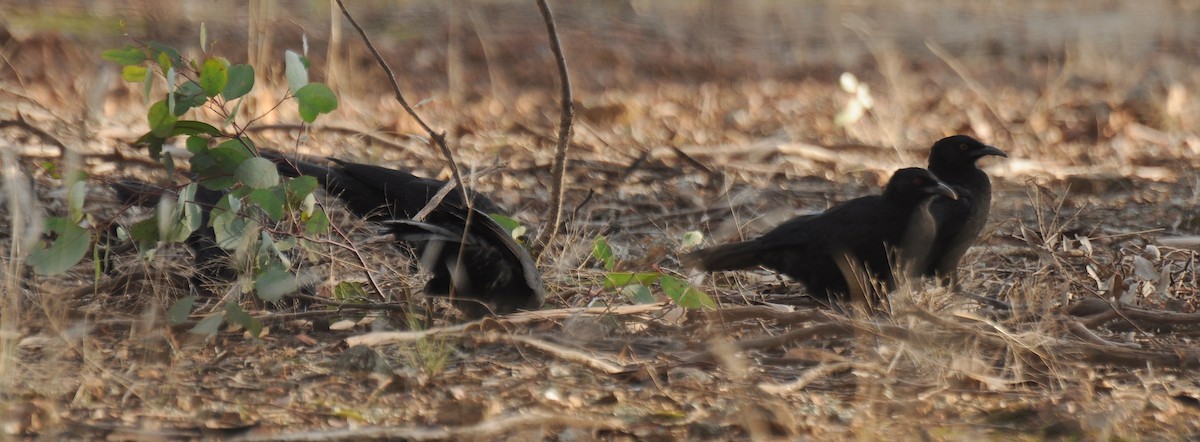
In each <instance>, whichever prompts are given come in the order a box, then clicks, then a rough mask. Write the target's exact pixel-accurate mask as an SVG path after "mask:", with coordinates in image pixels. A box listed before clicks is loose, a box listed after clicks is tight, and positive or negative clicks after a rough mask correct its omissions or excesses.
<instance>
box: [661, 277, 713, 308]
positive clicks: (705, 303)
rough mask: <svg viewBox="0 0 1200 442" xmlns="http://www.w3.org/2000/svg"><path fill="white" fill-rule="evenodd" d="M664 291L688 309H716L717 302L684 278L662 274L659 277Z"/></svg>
mask: <svg viewBox="0 0 1200 442" xmlns="http://www.w3.org/2000/svg"><path fill="white" fill-rule="evenodd" d="M659 282H660V283H661V284H662V289H663V293H665V294H666V295H667V296H668V297H670V298H671V299H672V300H674V301H675V303H676V304H678V305H679V306H680V307H683V308H688V309H706V310H716V309H717V303H716V302H714V301H713V300H712V298H710V297H709V296H708V294H707V293H704V292H702V291H700V290H698V289H696V288H695V287H692V286H691V285H688V283H687V282H685V281H683V280H682V279H679V278H676V277H674V276H671V275H662V278H661V279H659Z"/></svg>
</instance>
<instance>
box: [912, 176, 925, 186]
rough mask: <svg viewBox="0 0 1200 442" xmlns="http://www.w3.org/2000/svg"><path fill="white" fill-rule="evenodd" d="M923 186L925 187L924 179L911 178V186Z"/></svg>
mask: <svg viewBox="0 0 1200 442" xmlns="http://www.w3.org/2000/svg"><path fill="white" fill-rule="evenodd" d="M923 185H925V180H924V179H921V178H913V186H915V187H921V186H923Z"/></svg>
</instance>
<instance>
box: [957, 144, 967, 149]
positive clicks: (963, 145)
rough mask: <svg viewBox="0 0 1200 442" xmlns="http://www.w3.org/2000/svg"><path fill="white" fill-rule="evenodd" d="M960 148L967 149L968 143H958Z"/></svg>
mask: <svg viewBox="0 0 1200 442" xmlns="http://www.w3.org/2000/svg"><path fill="white" fill-rule="evenodd" d="M958 150H967V145H966V144H959V145H958Z"/></svg>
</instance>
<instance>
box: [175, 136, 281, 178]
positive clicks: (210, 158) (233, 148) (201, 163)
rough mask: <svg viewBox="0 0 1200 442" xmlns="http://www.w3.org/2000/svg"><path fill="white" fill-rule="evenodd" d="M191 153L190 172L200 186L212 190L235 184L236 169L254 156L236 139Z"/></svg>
mask: <svg viewBox="0 0 1200 442" xmlns="http://www.w3.org/2000/svg"><path fill="white" fill-rule="evenodd" d="M192 153H193V154H194V156H193V157H192V172H194V173H196V174H197V175H199V177H200V178H201V179H202V181H201V182H200V184H201V185H203V186H204V187H206V188H209V189H213V190H223V189H228V188H229V187H230V186H233V185H234V183H236V182H237V177H236V176H235V174H236V173H237V170H238V167H239V166H240V165H241V164H242V162H243V161H246V159H247V158H251V157H253V156H254V154H252V153H251V150H250V148H249V147H248V146H247V145H246V144H244V143H243V142H242V140H241V139H238V138H235V139H232V140H228V141H225V142H224V143H221V144H219V145H217V147H214V148H212V149H204V150H201V151H199V152H192ZM276 173H278V172H276Z"/></svg>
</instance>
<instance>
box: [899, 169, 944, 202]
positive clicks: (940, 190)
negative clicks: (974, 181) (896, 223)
mask: <svg viewBox="0 0 1200 442" xmlns="http://www.w3.org/2000/svg"><path fill="white" fill-rule="evenodd" d="M935 195H941V196H944V197H946V198H950V199H953V200H956V199H958V194H956V193H954V189H951V188H950V186H947V185H946V183H943V182H941V181H938V179H937V177H935V176H933V173H930V172H929V171H928V170H925V169H922V168H920V167H909V168H906V169H900V170H897V171H896V173H893V174H892V178H891V179H890V180H888V183H887V188H886V189H884V191H883V196H884V198H888V199H895V200H897V201H903V202H906V203H911V202H917V201H921V200H923V199H926V198H929V197H932V196H935Z"/></svg>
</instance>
